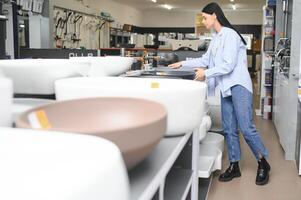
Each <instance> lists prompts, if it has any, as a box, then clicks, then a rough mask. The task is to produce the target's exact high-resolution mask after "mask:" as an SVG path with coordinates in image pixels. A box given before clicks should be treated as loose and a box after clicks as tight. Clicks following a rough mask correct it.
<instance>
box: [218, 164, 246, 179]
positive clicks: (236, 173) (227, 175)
mask: <svg viewBox="0 0 301 200" xmlns="http://www.w3.org/2000/svg"><path fill="white" fill-rule="evenodd" d="M240 176H241V173H240V169H239V166H238V162H231V163H230V166H229V167H228V169H227V170H226V171H225V172H224V173H222V174H221V175H220V176H219V178H218V180H219V181H222V182H227V181H231V180H232V179H233V178H235V177H240Z"/></svg>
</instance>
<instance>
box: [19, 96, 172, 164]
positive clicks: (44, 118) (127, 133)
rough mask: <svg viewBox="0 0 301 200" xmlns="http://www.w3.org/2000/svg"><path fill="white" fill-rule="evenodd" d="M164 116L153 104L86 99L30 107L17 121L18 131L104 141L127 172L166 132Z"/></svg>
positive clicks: (121, 99)
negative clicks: (116, 149) (116, 150)
mask: <svg viewBox="0 0 301 200" xmlns="http://www.w3.org/2000/svg"><path fill="white" fill-rule="evenodd" d="M166 118H167V113H166V110H165V108H164V107H163V106H162V105H161V104H159V103H156V102H152V101H148V100H143V99H134V98H87V99H77V100H70V101H61V102H56V103H52V104H48V105H44V106H40V107H37V108H33V109H31V110H29V111H27V112H25V113H23V114H21V115H20V116H19V117H18V118H17V119H16V126H17V127H20V128H33V129H47V130H54V131H62V132H75V133H82V134H88V135H94V136H99V137H103V138H106V139H108V140H110V141H112V142H114V143H115V144H116V145H117V146H118V147H119V148H120V150H121V152H122V155H123V158H124V160H125V163H126V166H127V167H128V169H131V168H132V167H134V166H135V165H136V164H138V163H139V162H140V161H142V160H143V159H144V158H145V157H146V156H147V155H148V154H149V153H150V152H151V150H152V149H153V148H154V147H155V146H156V145H157V143H158V142H159V141H160V140H161V138H162V137H163V135H164V133H165V132H166Z"/></svg>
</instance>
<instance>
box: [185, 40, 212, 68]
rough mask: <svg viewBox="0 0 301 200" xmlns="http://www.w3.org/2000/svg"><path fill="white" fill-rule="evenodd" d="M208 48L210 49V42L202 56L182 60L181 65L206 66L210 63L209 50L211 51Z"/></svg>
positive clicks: (191, 66)
mask: <svg viewBox="0 0 301 200" xmlns="http://www.w3.org/2000/svg"><path fill="white" fill-rule="evenodd" d="M210 49H211V44H210V45H209V47H208V49H207V51H206V53H205V54H204V55H202V57H200V58H195V59H191V60H186V61H182V67H190V68H197V67H203V68H207V67H208V66H209V64H210V52H211V50H210Z"/></svg>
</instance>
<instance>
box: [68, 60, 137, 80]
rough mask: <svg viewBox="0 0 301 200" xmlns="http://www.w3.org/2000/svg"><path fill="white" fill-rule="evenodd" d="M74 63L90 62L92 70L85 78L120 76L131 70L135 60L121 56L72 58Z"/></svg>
mask: <svg viewBox="0 0 301 200" xmlns="http://www.w3.org/2000/svg"><path fill="white" fill-rule="evenodd" d="M70 59H71V60H73V61H79V62H89V63H90V64H91V68H90V70H88V71H84V72H82V75H83V76H118V75H120V74H123V73H125V72H126V71H128V70H129V69H130V68H131V65H132V64H133V62H134V58H131V57H121V56H105V57H71V58H70Z"/></svg>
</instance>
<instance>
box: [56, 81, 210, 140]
mask: <svg viewBox="0 0 301 200" xmlns="http://www.w3.org/2000/svg"><path fill="white" fill-rule="evenodd" d="M206 90H207V85H206V84H205V83H201V82H197V81H189V80H174V79H148V78H143V79H142V78H122V77H102V78H96V77H93V78H92V77H90V78H86V77H81V78H69V79H62V80H59V81H56V83H55V91H56V98H57V100H67V99H78V98H84V97H136V98H143V99H149V100H154V101H157V102H159V103H161V104H163V105H164V106H165V108H166V110H167V113H168V117H167V133H166V134H165V135H180V134H184V133H188V132H192V131H193V129H194V128H196V127H198V126H199V125H200V123H201V120H202V117H203V115H204V114H203V112H204V104H205V96H206Z"/></svg>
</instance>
